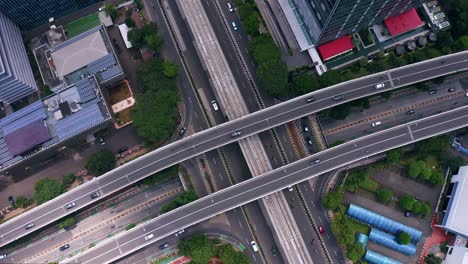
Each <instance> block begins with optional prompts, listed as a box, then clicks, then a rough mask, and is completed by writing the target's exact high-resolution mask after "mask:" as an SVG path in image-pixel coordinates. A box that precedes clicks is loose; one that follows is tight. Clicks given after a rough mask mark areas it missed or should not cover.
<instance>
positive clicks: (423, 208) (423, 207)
mask: <svg viewBox="0 0 468 264" xmlns="http://www.w3.org/2000/svg"><path fill="white" fill-rule="evenodd" d="M430 212H431V208H430V207H429V205H428V204H427V203H423V204H422V205H421V210H420V213H421V215H422V216H427V215H429V213H430Z"/></svg>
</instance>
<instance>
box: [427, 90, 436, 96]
mask: <svg viewBox="0 0 468 264" xmlns="http://www.w3.org/2000/svg"><path fill="white" fill-rule="evenodd" d="M436 93H437V90H430V91H429V92H428V94H429V95H433V94H436Z"/></svg>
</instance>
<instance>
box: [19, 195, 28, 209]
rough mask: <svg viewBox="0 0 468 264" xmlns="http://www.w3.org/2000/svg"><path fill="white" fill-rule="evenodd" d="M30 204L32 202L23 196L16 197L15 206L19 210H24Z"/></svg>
mask: <svg viewBox="0 0 468 264" xmlns="http://www.w3.org/2000/svg"><path fill="white" fill-rule="evenodd" d="M31 204H32V200H30V199H28V198H26V197H24V196H23V195H19V196H16V199H15V205H16V207H19V208H26V207H28V206H30V205H31Z"/></svg>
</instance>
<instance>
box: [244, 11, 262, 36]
mask: <svg viewBox="0 0 468 264" xmlns="http://www.w3.org/2000/svg"><path fill="white" fill-rule="evenodd" d="M242 25H244V29H245V32H246V33H247V34H248V35H252V36H255V35H258V34H259V31H258V28H259V26H260V17H259V16H258V14H257V13H253V14H251V15H249V16H248V17H246V18H245V19H243V20H242Z"/></svg>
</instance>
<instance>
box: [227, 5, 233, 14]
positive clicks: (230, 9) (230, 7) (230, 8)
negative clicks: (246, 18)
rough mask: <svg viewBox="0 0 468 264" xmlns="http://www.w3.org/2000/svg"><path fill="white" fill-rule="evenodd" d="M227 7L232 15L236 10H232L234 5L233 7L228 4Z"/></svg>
mask: <svg viewBox="0 0 468 264" xmlns="http://www.w3.org/2000/svg"><path fill="white" fill-rule="evenodd" d="M227 6H228V10H229V12H231V13H232V12H233V11H234V8H232V5H231V3H227Z"/></svg>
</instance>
